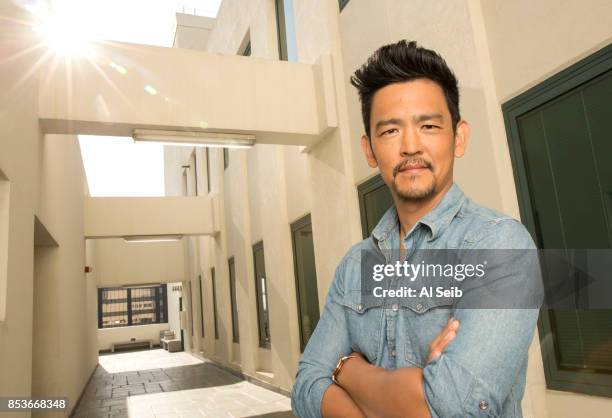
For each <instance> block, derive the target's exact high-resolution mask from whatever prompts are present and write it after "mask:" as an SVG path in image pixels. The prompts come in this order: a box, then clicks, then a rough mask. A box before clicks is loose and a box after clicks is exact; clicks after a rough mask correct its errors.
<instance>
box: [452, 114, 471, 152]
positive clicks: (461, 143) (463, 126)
mask: <svg viewBox="0 0 612 418" xmlns="http://www.w3.org/2000/svg"><path fill="white" fill-rule="evenodd" d="M469 142H470V125H469V124H468V123H467V121H465V120H463V119H462V120H460V121H459V123H457V129H456V130H455V157H456V158H461V157H463V154H465V149H466V148H467V146H468V143H469Z"/></svg>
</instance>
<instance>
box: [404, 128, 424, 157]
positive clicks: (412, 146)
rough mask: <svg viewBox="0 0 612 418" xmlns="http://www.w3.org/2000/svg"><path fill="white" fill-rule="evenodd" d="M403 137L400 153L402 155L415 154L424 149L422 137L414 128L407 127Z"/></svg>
mask: <svg viewBox="0 0 612 418" xmlns="http://www.w3.org/2000/svg"><path fill="white" fill-rule="evenodd" d="M401 139H402V143H401V147H400V153H401V154H402V155H414V154H418V153H420V152H421V151H423V148H422V143H421V138H420V136H419V135H418V133H417V132H415V131H414V130H412V129H406V130H405V131H404V134H403V135H402V138H401Z"/></svg>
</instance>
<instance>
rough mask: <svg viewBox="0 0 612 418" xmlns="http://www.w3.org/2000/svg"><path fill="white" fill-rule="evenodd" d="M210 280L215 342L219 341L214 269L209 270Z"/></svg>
mask: <svg viewBox="0 0 612 418" xmlns="http://www.w3.org/2000/svg"><path fill="white" fill-rule="evenodd" d="M210 280H211V281H212V296H213V317H214V318H213V319H214V322H215V340H218V339H219V323H218V319H217V284H216V281H215V268H214V267H213V268H211V269H210Z"/></svg>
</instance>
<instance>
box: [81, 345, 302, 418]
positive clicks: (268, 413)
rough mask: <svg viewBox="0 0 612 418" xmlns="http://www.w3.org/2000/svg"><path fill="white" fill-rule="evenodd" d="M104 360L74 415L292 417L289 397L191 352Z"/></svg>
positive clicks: (106, 357) (111, 356)
mask: <svg viewBox="0 0 612 418" xmlns="http://www.w3.org/2000/svg"><path fill="white" fill-rule="evenodd" d="M99 359H100V360H99V364H98V367H97V368H96V370H95V372H94V374H93V375H92V378H91V380H90V381H89V383H88V384H87V387H86V388H85V391H84V392H83V396H82V398H81V400H80V402H79V404H78V406H77V408H76V410H75V412H74V413H73V415H72V416H73V417H78V418H81V417H105V418H109V417H117V418H120V417H130V418H140V417H213V418H221V417H260V418H264V417H265V418H291V417H293V414H292V413H291V403H290V400H289V398H287V397H286V396H284V395H281V394H279V393H276V392H273V391H270V390H267V389H264V388H262V387H260V386H257V385H254V384H252V383H249V382H246V381H244V380H242V379H241V378H239V377H237V376H235V375H233V374H232V373H230V372H228V371H226V370H224V369H222V368H220V367H218V366H216V365H214V364H213V363H211V362H203V361H201V360H200V359H198V358H196V357H195V356H192V355H191V354H189V353H185V352H179V353H168V352H167V351H164V350H161V349H160V350H146V351H135V352H134V351H132V352H124V353H117V354H108V355H102V356H100V358H99ZM103 365H104V366H103ZM135 365H140V366H147V367H151V366H155V368H148V369H141V370H133V369H134V367H135ZM109 371H110V372H109Z"/></svg>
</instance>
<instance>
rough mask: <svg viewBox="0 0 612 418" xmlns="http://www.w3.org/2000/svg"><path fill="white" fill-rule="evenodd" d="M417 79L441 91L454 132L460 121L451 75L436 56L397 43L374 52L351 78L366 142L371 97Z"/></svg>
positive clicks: (446, 66) (439, 57)
mask: <svg viewBox="0 0 612 418" xmlns="http://www.w3.org/2000/svg"><path fill="white" fill-rule="evenodd" d="M417 79H429V80H432V81H435V82H436V83H438V84H439V85H440V87H442V90H443V91H444V97H445V98H446V105H447V106H448V110H449V111H450V114H451V119H452V124H453V132H454V131H455V129H456V127H457V123H458V122H459V120H460V119H461V116H460V114H459V88H458V86H457V78H456V77H455V74H453V72H452V70H451V69H450V68H449V67H448V65H447V64H446V61H444V59H443V58H442V57H441V56H440V55H439V54H438V53H437V52H435V51H432V50H431V49H426V48H423V47H420V46H417V43H416V42H415V41H410V42H407V41H406V40H401V41H399V42H397V43H394V44H388V45H384V46H382V47H380V48H378V49H377V50H376V51H375V52H374V53H373V54H372V55H371V56H370V58H368V60H367V61H366V63H365V64H363V65H362V66H361V67H360V68H359V69H358V70H357V71H355V73H354V74H353V75H352V76H351V84H352V85H353V86H355V87H356V88H357V91H358V93H359V100H360V101H361V116H362V117H363V125H364V128H365V132H366V135H367V136H368V138H370V114H371V111H372V99H373V97H374V94H375V93H376V92H377V91H378V90H380V89H381V88H383V87H385V86H387V85H389V84H392V83H401V82H404V81H411V80H417Z"/></svg>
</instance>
